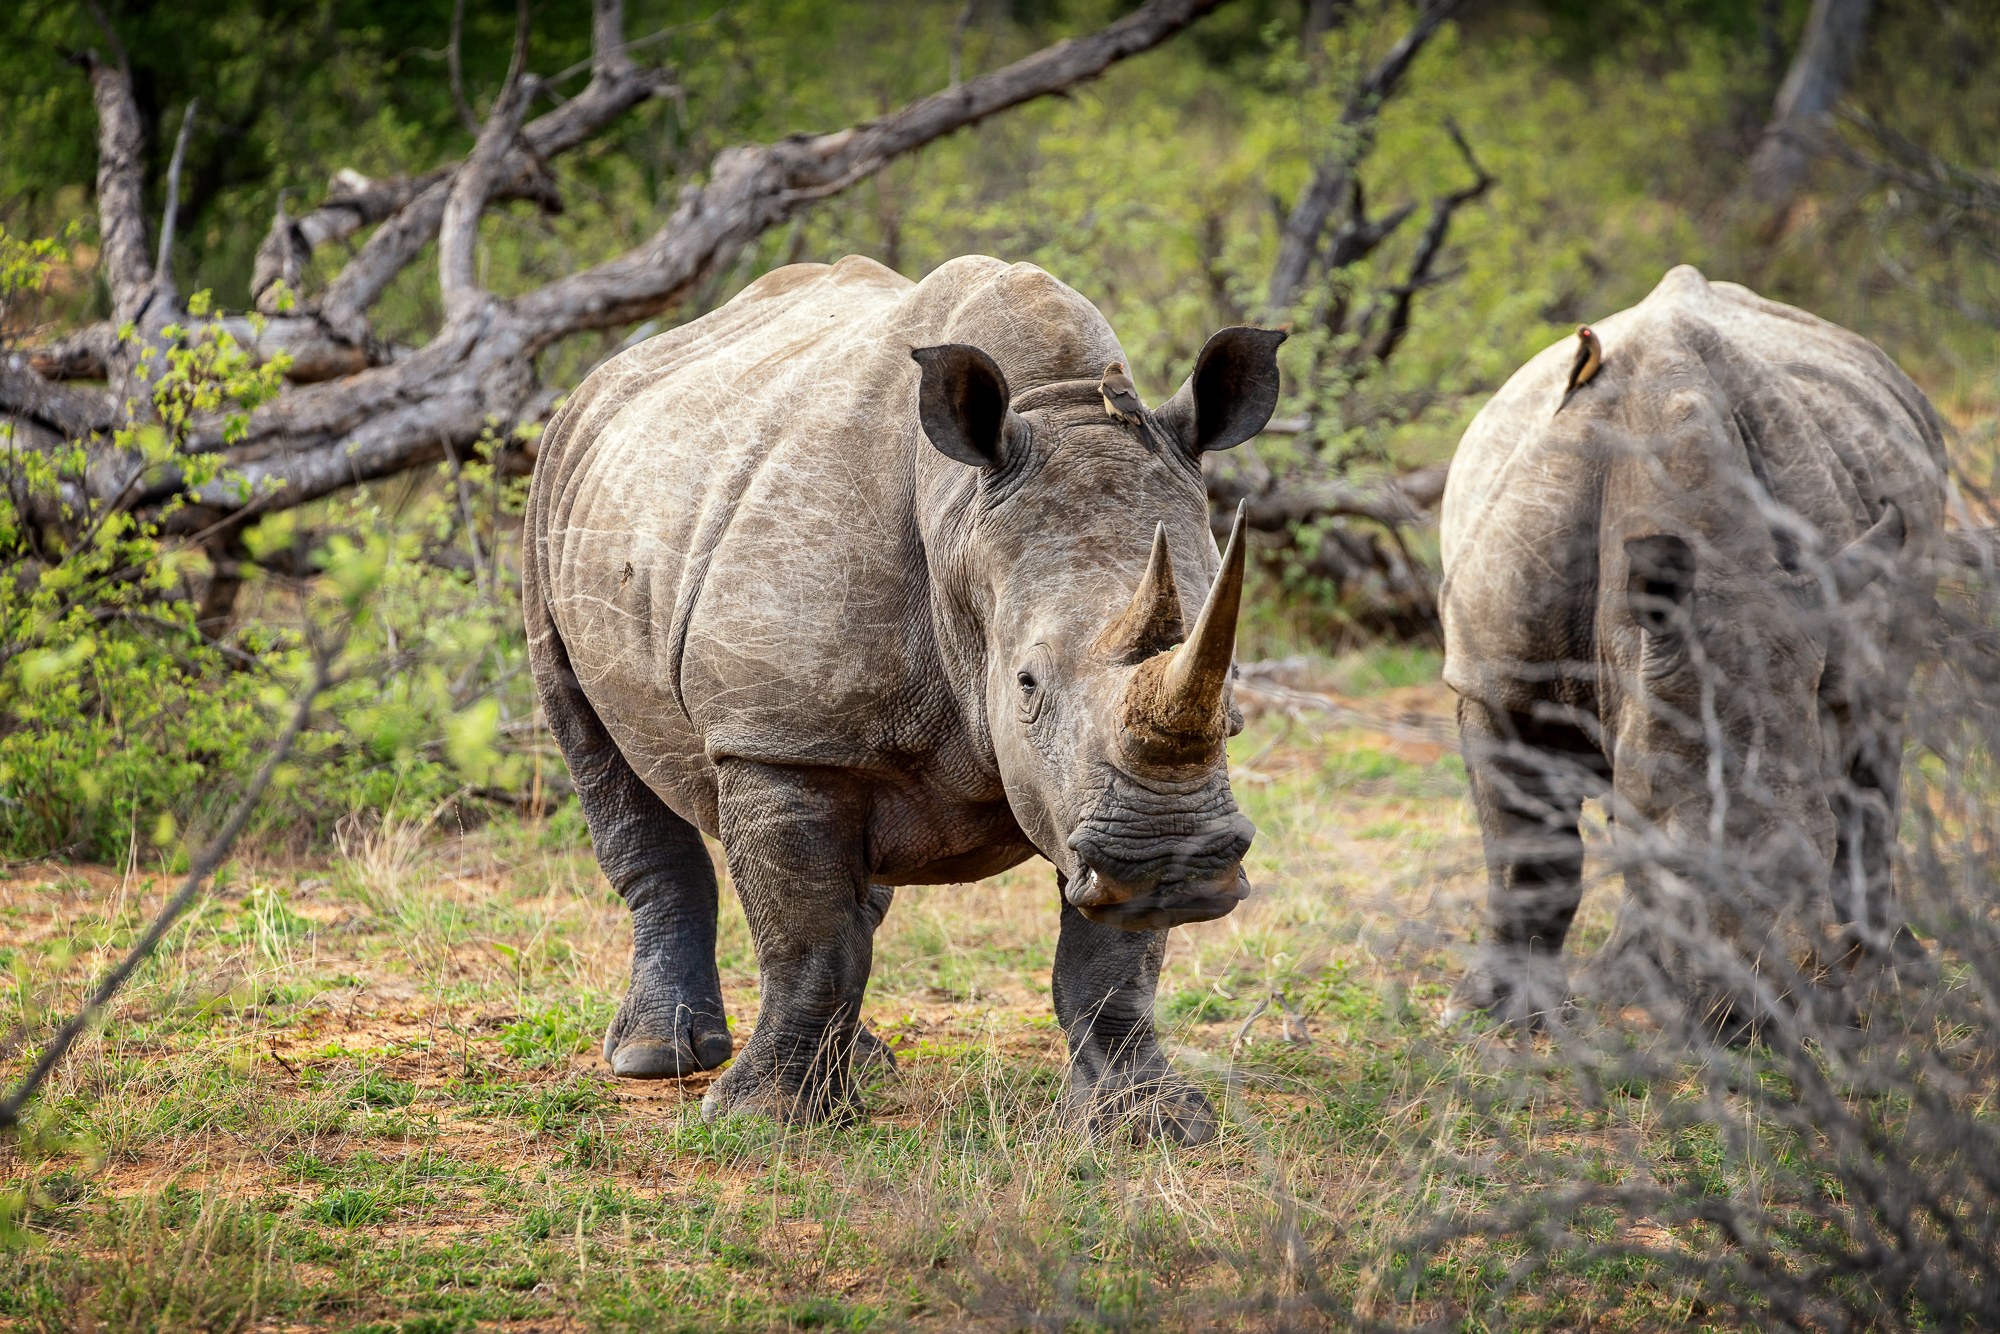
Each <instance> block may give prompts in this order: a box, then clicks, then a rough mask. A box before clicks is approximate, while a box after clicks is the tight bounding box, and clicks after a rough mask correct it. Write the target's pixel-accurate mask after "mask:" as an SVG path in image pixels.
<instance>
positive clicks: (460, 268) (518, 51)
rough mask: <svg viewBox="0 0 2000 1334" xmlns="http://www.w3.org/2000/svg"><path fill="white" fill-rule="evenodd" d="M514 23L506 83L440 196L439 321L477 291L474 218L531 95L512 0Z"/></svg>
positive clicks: (452, 317) (521, 1) (460, 312)
mask: <svg viewBox="0 0 2000 1334" xmlns="http://www.w3.org/2000/svg"><path fill="white" fill-rule="evenodd" d="M517 12H518V15H519V18H518V21H517V23H516V25H515V30H514V59H513V61H512V63H510V64H509V65H508V67H507V80H506V82H505V83H504V84H502V85H501V87H500V96H499V97H497V98H495V99H494V102H493V109H492V111H491V112H490V113H489V114H488V115H487V118H486V124H485V126H484V127H483V128H482V129H481V130H480V131H479V140H478V142H477V143H475V144H474V145H473V147H472V156H471V157H469V158H467V159H466V161H465V165H464V166H463V167H460V168H459V169H458V175H457V176H456V177H454V178H453V180H452V183H451V192H450V194H449V195H447V196H446V198H445V205H444V215H443V217H442V218H441V219H440V220H439V224H438V226H439V231H438V279H439V283H440V285H441V286H442V287H443V288H444V309H445V320H446V321H447V322H448V323H449V322H456V321H458V320H462V319H464V318H465V317H466V316H467V315H468V314H470V313H471V311H472V309H473V307H474V306H476V305H477V304H479V301H480V298H481V297H482V296H483V293H481V292H480V290H479V284H478V280H477V277H476V275H475V273H474V269H475V254H474V252H475V250H476V248H477V242H478V240H479V218H480V215H481V214H483V213H484V212H485V211H486V201H487V200H488V199H489V198H491V197H492V194H493V191H494V189H495V188H496V187H497V186H498V185H499V181H500V173H501V171H502V170H503V168H504V167H505V165H506V158H507V150H508V149H509V148H511V147H512V146H513V143H514V139H515V136H516V135H518V134H519V133H520V129H521V117H522V115H523V114H524V113H525V112H526V111H527V109H528V102H529V99H531V98H532V97H533V96H534V92H535V81H534V78H533V76H532V75H529V74H527V72H526V70H527V63H528V0H518V5H517Z"/></svg>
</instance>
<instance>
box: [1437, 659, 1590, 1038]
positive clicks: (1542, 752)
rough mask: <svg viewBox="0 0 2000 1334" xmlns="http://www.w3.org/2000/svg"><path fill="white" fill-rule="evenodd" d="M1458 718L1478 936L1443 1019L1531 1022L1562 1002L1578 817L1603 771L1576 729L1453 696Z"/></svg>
mask: <svg viewBox="0 0 2000 1334" xmlns="http://www.w3.org/2000/svg"><path fill="white" fill-rule="evenodd" d="M1458 724H1459V735H1460V737H1461V739H1462V744H1463V747H1464V751H1465V759H1466V773H1467V776H1468V778H1469V779H1470V781H1471V786H1472V801H1473V806H1474V807H1475V809H1476V810H1477V811H1478V813H1479V831H1480V835H1481V838H1482V841H1483V842H1484V844H1485V847H1486V866H1487V874H1488V883H1487V900H1486V938H1485V940H1484V942H1483V943H1482V945H1481V947H1480V949H1479V952H1478V954H1477V955H1476V956H1475V957H1474V959H1473V962H1472V965H1471V967H1470V968H1468V969H1467V970H1466V973H1465V976H1464V977H1462V978H1460V979H1459V982H1458V985H1457V986H1456V987H1454V988H1453V989H1452V994H1451V998H1450V1000H1449V1001H1447V1002H1446V1006H1445V1020H1446V1022H1447V1023H1456V1022H1458V1021H1460V1020H1461V1019H1465V1018H1468V1017H1470V1016H1472V1015H1474V1014H1489V1015H1491V1016H1493V1017H1494V1018H1497V1019H1501V1020H1504V1021H1507V1022H1511V1023H1519V1022H1538V1021H1539V1020H1540V1019H1541V1018H1543V1017H1546V1016H1549V1015H1552V1014H1554V1013H1557V1012H1558V1011H1559V1010H1560V1009H1561V1008H1562V1007H1564V1006H1565V1005H1566V1004H1567V1003H1568V999H1569V989H1568V988H1569V983H1568V976H1567V971H1566V969H1565V968H1564V965H1563V957H1562V949H1563V943H1564V941H1565V940H1567V939H1568V937H1569V929H1570V925H1571V923H1573V922H1574V921H1575V920H1576V910H1577V905H1578V904H1579V903H1580V902H1581V901H1582V898H1583V838H1582V836H1581V834H1580V832H1579V831H1578V822H1579V819H1580V817H1581V815H1582V810H1583V802H1584V798H1585V797H1587V796H1589V795H1591V794H1592V793H1594V792H1595V791H1597V790H1600V789H1601V788H1602V787H1603V786H1604V781H1605V779H1606V778H1608V776H1609V775H1608V771H1607V769H1606V766H1605V764H1604V760H1603V756H1602V754H1601V753H1600V752H1599V751H1598V749H1597V746H1596V745H1595V744H1594V743H1593V742H1592V741H1591V740H1590V738H1589V736H1588V735H1587V734H1586V733H1585V732H1584V731H1583V730H1582V729H1581V728H1578V727H1574V726H1569V725H1567V724H1559V723H1551V722H1547V721H1541V720H1536V719H1532V718H1528V717H1525V716H1523V715H1520V714H1513V713H1501V712H1499V711H1496V710H1493V709H1489V708H1487V707H1486V706H1485V705H1483V704H1480V703H1478V702H1477V701H1474V700H1469V699H1463V698H1461V699H1460V700H1459V704H1458Z"/></svg>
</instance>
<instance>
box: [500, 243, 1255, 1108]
mask: <svg viewBox="0 0 2000 1334" xmlns="http://www.w3.org/2000/svg"><path fill="white" fill-rule="evenodd" d="M1283 336H1284V335H1283V334H1281V333H1276V332H1272V331H1268V330H1261V329H1251V328H1236V329H1225V330H1222V331H1221V332H1219V333H1217V334H1216V335H1215V336H1214V337H1212V338H1211V339H1209V341H1208V343H1207V344H1206V345H1205V346H1204V347H1203V348H1202V349H1201V352H1200V354H1199V356H1198V357H1197V358H1196V359H1195V364H1194V368H1193V372H1192V374H1191V375H1190V376H1189V377H1188V380H1187V382H1186V383H1185V384H1184V385H1183V386H1182V387H1181V389H1180V391H1179V392H1178V393H1177V394H1175V395H1174V396H1173V397H1172V398H1170V399H1169V400H1168V401H1166V402H1165V403H1162V404H1161V405H1160V406H1159V407H1158V408H1157V409H1153V410H1146V409H1144V408H1143V406H1142V405H1139V404H1138V400H1137V397H1136V393H1135V394H1134V396H1133V404H1134V412H1133V414H1132V416H1131V419H1129V420H1128V419H1126V418H1124V417H1118V416H1112V415H1109V414H1107V413H1106V411H1105V406H1104V404H1105V399H1104V395H1103V393H1102V391H1101V387H1100V381H1101V379H1102V374H1103V370H1104V367H1105V366H1106V365H1108V364H1110V363H1114V362H1116V363H1121V364H1122V363H1124V362H1125V360H1126V359H1125V355H1124V352H1123V350H1122V349H1121V348H1120V347H1119V344H1118V340H1117V338H1116V337H1115V336H1114V335H1113V333H1112V331H1111V328H1110V326H1109V325H1108V324H1107V323H1106V322H1105V320H1104V318H1103V317H1102V316H1101V315H1100V314H1099V313H1098V312H1097V311H1096V310H1095V309H1094V308H1093V307H1092V306H1091V305H1090V303H1089V302H1088V301H1086V300H1084V298H1083V297H1082V296H1080V295H1079V294H1078V293H1076V292H1074V291H1072V290H1071V289H1070V288H1068V287H1065V286H1064V285H1063V284H1061V283H1059V282H1057V281H1056V280H1055V279H1053V278H1051V277H1050V276H1049V275H1048V274H1046V273H1044V272H1042V271H1041V270H1040V269H1037V268H1034V267H1033V266H1031V265H1025V264H1016V265H1009V264H1004V263H1001V262H1000V261H998V260H992V259H985V258H979V257H973V258H966V259H958V260H953V261H951V262H950V263H948V264H945V265H943V266H942V267H940V268H939V269H938V270H936V271H935V272H934V273H932V274H931V275H930V276H929V277H927V278H925V279H924V280H923V281H922V282H920V283H912V282H910V281H909V280H907V279H905V278H903V277H901V276H899V275H897V274H895V273H893V272H891V271H890V270H888V269H885V268H883V267H882V266H880V265H878V264H875V263H872V262H871V261H868V260H865V259H858V258H850V259H845V260H842V261H841V262H840V263H839V264H836V265H833V266H826V265H815V264H804V265H793V266H791V267H789V268H784V269H779V270H777V271H775V272H773V273H770V274H768V275H766V276H765V277H763V278H761V279H759V280H758V281H757V282H755V283H753V284H751V285H750V286H749V287H748V288H746V289H745V290H744V291H743V293H742V294H741V295H739V296H738V297H736V298H735V299H734V300H733V301H731V302H730V303H729V304H728V305H726V306H724V307H722V308H721V309H720V310H717V311H715V312H714V313H713V314H710V315H708V316H705V317H704V318H702V319H700V320H697V321H695V322H693V323H692V324H689V325H686V326H684V327H682V328H680V329H676V330H674V331H673V332H671V333H667V334H663V335H661V336H659V337H657V338H654V339H652V340H650V341H648V342H646V343H642V344H640V345H639V346H638V347H635V348H633V349H631V350H630V351H628V352H626V353H624V354H622V355H621V356H619V357H617V358H615V359H613V360H612V361H611V362H609V363H607V364H606V365H605V366H603V367H602V368H600V369H599V370H597V371H596V372H594V373H593V374H592V375H591V376H590V378H589V379H588V380H586V381H585V383H584V384H583V385H582V386H581V387H580V388H579V389H578V390H577V392H576V394H575V395H574V396H573V397H572V398H571V400H570V401H569V403H568V404H566V405H565V407H564V408H563V411H562V413H561V414H560V416H559V417H558V419H557V420H556V421H555V422H554V423H553V424H552V425H551V427H550V429H549V431H548V435H547V438H546V441H545V443H544V445H543V447H542V450H541V454H540V458H539V461H538V464H537V469H536V474H535V480H534V485H533V489H532V491H531V494H530V500H529V514H528V523H529V528H530V536H529V542H528V552H527V559H526V571H525V574H526V579H525V593H526V604H527V616H528V623H529V633H530V653H531V658H532V661H533V665H534V670H535V677H536V682H537V685H538V687H539V689H540V692H541V698H542V701H543V704H544V707H545V708H546V710H547V712H548V715H549V719H550V724H551V727H552V728H553V730H554V731H555V734H556V736H557V739H558V741H559V742H560V743H561V745H562V747H563V751H564V754H565V755H566V756H567V757H568V760H569V763H570V767H571V771H572V773H573V774H574V775H575V779H576V783H577V788H578V792H579V795H580V797H581V799H582V803H583V808H584V813H585V815H586V817H587V818H588V820H589V823H590V829H591V836H592V839H593V841H594V843H595V845H596V849H597V854H598V858H599V861H600V863H601V864H602V865H603V868H604V871H605V873H606V875H607V876H608V877H609V878H610V880H611V883H612V884H613V885H614V886H615V887H616V888H617V889H618V891H619V892H620V893H621V894H622V895H623V896H624V898H625V900H626V902H627V904H629V905H630V907H631V909H632V913H633V932H634V949H633V965H632V983H631V988H630V990H629V992H628V993H627V995H626V998H625V1001H624V1004H623V1005H622V1006H621V1007H620V1009H619V1012H618V1014H617V1016H616V1017H615V1018H614V1019H613V1021H612V1023H611V1026H610V1029H609V1031H608V1032H607V1033H606V1035H605V1043H604V1045H605V1055H606V1058H607V1059H608V1060H609V1061H610V1062H611V1064H612V1067H613V1069H614V1070H616V1071H617V1072H618V1073H620V1074H623V1075H628V1076H633V1077H669V1076H676V1075H681V1074H685V1073H689V1072H691V1071H694V1070H698V1069H713V1068H715V1067H717V1066H719V1065H720V1064H722V1063H723V1062H724V1061H727V1060H730V1059H731V1053H732V1041H731V1038H730V1035H729V1032H728V1028H727V1023H726V1019H725V1016H724V1012H723V1000H722V995H721V989H720V984H719V980H718V978H717V974H716V968H715V914H716V881H715V876H714V872H713V869H712V866H711V863H710V861H709V856H708V853H707V851H706V850H705V848H704V846H703V844H702V841H701V833H703V832H706V833H707V834H709V835H711V836H713V837H716V838H718V839H720V841H721V843H722V846H723V850H724V853H725V855H726V856H727V858H728V863H729V868H730V873H731V878H732V880H733V882H734V884H735V887H736V890H737V893H738V894H739V896H740V897H741V899H742V901H743V906H744V911H745V915H746V916H747V918H748V920H749V924H750V929H751V933H752V936H753V937H754V940H755V945H756V950H757V960H758V968H759V971H760V974H761V977H760V992H761V1002H762V1004H761V1009H760V1012H759V1014H758V1018H757V1024H756V1027H755V1029H754V1031H753V1032H752V1033H751V1035H750V1038H749V1040H748V1042H747V1044H745V1045H744V1047H743V1049H742V1050H741V1051H740V1052H737V1053H736V1054H735V1056H734V1064H733V1065H732V1066H731V1068H730V1069H729V1070H728V1071H727V1072H726V1073H725V1074H724V1075H723V1076H722V1077H721V1078H720V1079H719V1080H717V1081H716V1083H715V1084H713V1085H712V1086H711V1089H710V1092H709V1094H708V1097H707V1102H706V1106H707V1107H708V1108H709V1109H710V1110H711V1111H762V1112H766V1113H769V1114H772V1115H777V1116H781V1117H786V1118H793V1117H807V1118H811V1117H820V1116H826V1115H837V1114H846V1113H847V1112H848V1111H849V1110H851V1108H852V1107H853V1105H854V1094H853V1091H852V1084H851V1078H850V1066H851V1058H852V1055H853V1052H854V1050H855V1048H856V1046H857V1045H860V1046H862V1047H865V1048H872V1049H874V1050H877V1051H879V1045H878V1044H874V1043H873V1040H872V1038H870V1037H869V1035H868V1034H867V1033H866V1031H865V1030H864V1029H862V1028H861V1027H860V1007H861V1002H862V997H863V992H864V989H865V987H866V984H867V980H868V971H869V964H870V957H871V949H872V943H871V942H872V936H873V932H874V929H875V927H876V925H877V924H878V923H879V922H880V921H881V918H882V915H883V913H884V912H885V911H887V909H888V907H889V904H890V901H891V898H892V894H893V886H896V885H900V884H924V883H957V882H968V881H974V880H977V879H979V878H980V877H982V876H986V875H990V874H992V873H994V872H996V871H999V870H1002V869H1004V868H1006V867H1008V866H1012V865H1014V864H1016V863H1018V862H1020V861H1022V860H1024V859H1026V858H1028V857H1030V856H1033V855H1036V854H1040V855H1041V856H1043V857H1046V858H1047V859H1048V860H1049V861H1051V862H1052V863H1054V865H1055V868H1056V878H1057V884H1058V887H1059V891H1060V893H1061V895H1062V931H1061V938H1060V940H1059V942H1058V944H1057V949H1056V967H1055V975H1054V979H1053V988H1052V990H1053V997H1054V1001H1055V1008H1056V1013H1057V1016H1058V1018H1059V1019H1060V1020H1061V1022H1062V1024H1063V1027H1064V1030H1065V1032H1066V1034H1067V1036H1068V1039H1069V1043H1070V1048H1071V1052H1072V1055H1073V1057H1074V1069H1073V1074H1072V1105H1073V1106H1074V1107H1075V1108H1076V1110H1077V1111H1079V1112H1080V1113H1083V1114H1085V1115H1087V1116H1089V1117H1091V1118H1093V1119H1094V1120H1095V1121H1096V1122H1097V1123H1099V1124H1104V1123H1106V1122H1107V1121H1108V1120H1109V1119H1112V1118H1118V1117H1125V1116H1128V1115H1137V1117H1138V1120H1137V1122H1136V1124H1137V1125H1138V1126H1139V1128H1140V1129H1141V1130H1143V1131H1147V1132H1151V1133H1162V1134H1168V1135H1172V1136H1175V1137H1178V1138H1181V1139H1186V1140H1193V1139H1201V1138H1204V1137H1206V1136H1207V1135H1208V1134H1209V1133H1211V1130H1212V1127H1213V1124H1214V1122H1213V1115H1212V1113H1211V1111H1210V1109H1209V1108H1208V1105H1207V1103H1206V1101H1205V1100H1204V1099H1203V1097H1202V1095H1201V1094H1200V1093H1199V1092H1198V1091H1197V1090H1195V1089H1194V1088H1193V1086H1192V1085H1190V1084H1188V1083H1187V1082H1186V1081H1185V1080H1183V1079H1181V1078H1180V1077H1179V1076H1178V1075H1175V1074H1174V1073H1173V1072H1172V1071H1171V1070H1170V1069H1169V1067H1168V1065H1167V1063H1166V1060H1165V1058H1164V1056H1163V1055H1162V1054H1161V1052H1160V1050H1159V1047H1158V1044H1157V1042H1156V1041H1155V1040H1154V1037H1153V1032H1152V1026H1151V1005H1152V995H1153V988H1154V985H1155V982H1156V979H1157V977H1158V973H1159V967H1160V962H1161V959H1162V957H1163V954H1164V939H1165V933H1164V928H1166V927H1169V926H1171V925H1173V924H1175V923H1177V922H1186V921H1197V920H1201V919H1203V918H1208V917H1215V916H1218V915H1220V914H1223V913H1226V912H1228V911H1229V910H1230V909H1231V908H1233V907H1234V906H1235V905H1236V903H1237V902H1239V901H1240V900H1241V898H1242V897H1243V895H1244V893H1245V892H1246V889H1247V882H1246V881H1245V879H1244V876H1243V871H1242V858H1243V854H1244V852H1245V850H1246V849H1247V848H1248V846H1249V844H1250V840H1251V837H1252V832H1253V831H1252V830H1251V827H1250V824H1249V822H1248V821H1247V820H1245V819H1244V817H1243V816H1242V815H1241V814H1240V813H1239V812H1238V811H1237V809H1236V805H1235V802H1234V800H1233V799H1232V797H1231V794H1230V791H1229V782H1228V769H1227V764H1226V759H1225V756H1224V752H1223V743H1224V742H1225V741H1226V740H1227V738H1228V736H1229V734H1230V733H1231V731H1233V730H1234V729H1235V728H1236V727H1238V726H1240V717H1239V715H1238V714H1237V713H1236V712H1235V708H1234V705H1233V703H1232V702H1231V698H1230V686H1229V677H1230V666H1229V665H1230V660H1231V656H1232V652H1233V645H1234V639H1235V614H1236V607H1237V602H1238V599H1239V597H1240V593H1241V582H1242V563H1241V559H1240V549H1241V545H1242V539H1241V534H1240V533H1239V534H1238V536H1237V537H1236V538H1234V539H1232V542H1231V544H1230V545H1231V549H1232V551H1234V552H1237V553H1239V554H1238V557H1237V558H1236V559H1234V560H1231V561H1229V562H1227V563H1225V562H1224V560H1223V558H1222V556H1221V554H1220V553H1218V551H1217V550H1216V546H1215V542H1214V539H1213V537H1212V536H1211V535H1210V532H1209V526H1208V508H1207V497H1206V492H1205V490H1204V488H1203V485H1202V479H1201V466H1200V456H1201V454H1202V452H1203V451H1205V450H1209V449H1227V448H1229V447H1231V446H1232V445H1235V444H1238V443H1240V442H1241V441H1243V440H1245V439H1248V438H1249V437H1250V436H1251V435H1253V434H1255V433H1256V432H1257V431H1258V430H1260V429H1262V427H1263V425H1264V423H1265V421H1266V420H1268V418H1269V416H1270V414H1271V410H1272V408H1273V407H1274V406H1275V404H1276V400H1277V389H1278V380H1277V368H1276V362H1275V351H1276V348H1277V344H1278V343H1279V342H1280V341H1281V340H1282V338H1283ZM1183 608H1185V609H1188V614H1187V615H1186V616H1183V614H1182V609H1183ZM966 910H967V911H968V912H974V911H977V910H978V904H977V900H976V898H974V897H969V898H968V900H967V903H966Z"/></svg>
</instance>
